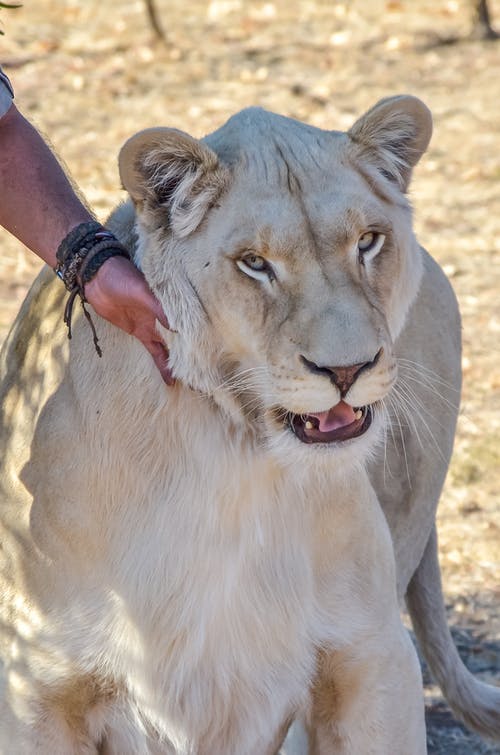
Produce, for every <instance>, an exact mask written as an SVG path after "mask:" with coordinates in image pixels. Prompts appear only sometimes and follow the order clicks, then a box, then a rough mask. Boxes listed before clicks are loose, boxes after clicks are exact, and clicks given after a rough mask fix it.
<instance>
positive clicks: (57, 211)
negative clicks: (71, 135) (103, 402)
mask: <svg viewBox="0 0 500 755" xmlns="http://www.w3.org/2000/svg"><path fill="white" fill-rule="evenodd" d="M0 155H1V159H0V225H2V226H4V228H6V229H7V230H8V231H10V233H12V234H13V235H14V236H16V238H18V239H19V240H20V241H21V242H22V243H23V244H25V246H27V247H28V248H29V249H31V250H32V251H33V252H35V253H36V254H37V255H38V256H39V257H41V258H42V259H43V260H44V261H45V262H47V264H49V265H50V266H51V267H52V268H54V267H55V266H56V263H57V260H56V251H57V249H58V247H59V244H60V243H61V241H62V240H63V239H64V238H65V236H67V234H68V233H69V232H70V231H71V230H72V229H73V228H75V226H77V225H79V224H80V223H83V222H88V221H91V220H93V219H94V218H93V216H92V214H91V212H90V211H89V210H88V208H87V207H85V205H84V204H83V202H82V201H81V200H80V198H79V197H78V196H77V194H76V192H75V190H74V189H73V187H72V185H71V183H70V181H69V180H68V178H67V176H66V174H65V173H64V171H63V169H62V168H61V166H60V164H59V162H58V161H57V159H56V158H55V156H54V154H53V153H52V151H51V150H50V148H49V147H48V145H47V144H46V142H45V141H44V140H43V139H42V137H41V136H40V134H39V133H38V132H37V131H36V129H35V128H34V127H33V126H32V125H31V124H30V123H29V121H28V120H27V119H26V118H24V116H23V115H22V114H21V113H20V112H19V110H18V109H17V108H16V106H15V105H14V104H12V105H11V107H10V108H9V110H8V111H7V113H6V114H5V115H4V116H3V117H2V118H0ZM85 298H86V299H87V301H88V302H89V303H90V304H91V305H92V307H93V308H94V309H95V311H96V312H97V313H98V314H99V315H101V316H102V317H104V318H105V319H107V320H109V322H111V323H113V325H116V326H118V327H120V328H122V330H125V331H126V332H127V333H130V334H131V335H134V336H135V337H136V338H138V339H139V340H140V341H141V342H142V343H143V344H144V346H145V347H146V349H147V350H148V351H149V353H150V354H151V356H152V357H153V360H154V362H155V364H156V366H157V367H158V369H159V370H160V372H161V375H162V377H163V379H164V380H165V381H166V382H167V383H170V382H171V381H172V378H171V375H170V372H169V369H168V365H167V358H168V352H167V350H166V348H165V346H164V344H163V341H162V340H161V338H160V335H159V334H158V332H157V329H156V321H157V320H158V321H159V322H160V323H161V324H162V325H164V326H165V327H168V323H167V319H166V317H165V314H164V312H163V310H162V308H161V305H160V303H159V302H158V300H157V299H156V298H155V297H154V295H153V294H152V292H151V290H150V289H149V287H148V285H147V283H146V281H145V279H144V277H143V276H142V274H141V273H140V272H139V271H138V270H137V268H136V267H135V266H134V265H133V264H132V263H131V262H130V261H129V260H127V259H126V258H125V257H112V258H111V259H109V260H107V261H106V262H105V263H104V264H103V265H102V267H101V268H100V269H99V270H98V272H97V274H96V275H95V277H94V278H92V280H91V281H89V282H88V283H87V284H86V286H85Z"/></svg>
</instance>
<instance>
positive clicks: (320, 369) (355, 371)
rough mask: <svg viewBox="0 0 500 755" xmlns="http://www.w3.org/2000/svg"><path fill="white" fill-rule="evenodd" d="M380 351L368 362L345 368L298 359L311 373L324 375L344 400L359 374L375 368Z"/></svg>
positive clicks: (302, 358)
mask: <svg viewBox="0 0 500 755" xmlns="http://www.w3.org/2000/svg"><path fill="white" fill-rule="evenodd" d="M382 351H383V349H379V350H378V351H377V353H376V354H375V356H374V358H373V359H371V360H369V361H368V362H360V363H359V364H351V365H349V366H346V367H344V366H342V367H330V366H322V365H318V364H316V363H315V362H311V361H310V360H309V359H306V357H304V356H301V357H300V358H301V360H302V362H303V364H305V366H306V367H307V369H308V370H310V371H311V372H314V373H315V374H321V375H326V376H327V377H329V378H330V380H331V381H332V383H334V385H336V386H337V388H338V389H339V391H340V395H341V397H342V398H344V396H345V395H346V393H347V392H348V391H349V389H350V388H351V387H352V386H353V385H354V383H355V382H356V380H357V379H358V378H359V376H360V375H361V373H363V372H366V371H367V370H370V369H371V368H372V367H375V365H376V364H377V362H378V361H379V359H380V357H381V355H382Z"/></svg>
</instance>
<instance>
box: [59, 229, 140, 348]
mask: <svg viewBox="0 0 500 755" xmlns="http://www.w3.org/2000/svg"><path fill="white" fill-rule="evenodd" d="M111 257H126V258H127V259H130V254H129V252H128V251H127V249H126V248H125V247H124V246H123V244H120V242H119V241H118V239H116V238H115V236H114V235H113V234H112V233H111V231H108V230H106V228H104V227H103V226H102V225H101V224H100V223H98V222H97V221H90V222H88V223H80V225H78V226H76V228H73V230H72V231H70V232H69V233H68V235H67V236H66V237H65V238H64V239H63V240H62V242H61V244H60V245H59V248H58V250H57V252H56V259H57V265H56V267H55V268H54V270H55V273H56V275H57V276H58V277H59V278H60V279H61V280H62V281H63V283H64V285H65V286H66V288H67V290H68V291H69V297H68V300H67V302H66V306H65V308H64V324H65V325H67V327H68V338H71V335H72V332H71V320H72V317H73V307H74V304H75V300H76V297H77V296H78V297H79V298H80V301H81V304H82V309H83V312H84V314H85V317H86V319H87V322H88V323H89V325H90V328H91V330H92V336H93V340H94V346H95V349H96V351H97V354H98V355H99V356H100V357H101V356H102V351H101V347H100V346H99V339H98V337H97V332H96V329H95V326H94V323H93V321H92V317H91V316H90V312H89V311H88V309H87V308H86V306H85V305H86V303H87V299H86V298H85V286H86V284H87V283H89V281H91V280H92V278H94V277H95V275H96V274H97V272H98V270H99V269H100V268H101V267H102V265H103V264H104V263H105V262H106V261H107V260H109V259H111Z"/></svg>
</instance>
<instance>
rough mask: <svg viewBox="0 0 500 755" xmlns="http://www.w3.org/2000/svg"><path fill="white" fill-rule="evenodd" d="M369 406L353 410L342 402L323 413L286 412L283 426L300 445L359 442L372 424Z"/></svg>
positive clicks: (353, 408) (371, 412) (371, 411)
mask: <svg viewBox="0 0 500 755" xmlns="http://www.w3.org/2000/svg"><path fill="white" fill-rule="evenodd" d="M372 419H373V410H372V407H371V406H370V405H367V406H362V407H353V406H350V405H349V404H347V403H346V402H345V401H339V403H338V404H336V405H335V406H333V407H331V408H330V409H328V410H327V411H323V412H311V413H307V414H294V413H291V412H287V413H286V415H285V424H286V426H287V427H288V429H289V430H291V431H292V432H293V433H294V435H295V436H296V437H297V438H298V439H299V440H300V441H301V442H302V443H323V444H324V443H342V442H345V441H347V440H353V439H354V438H359V437H360V436H361V435H364V433H366V432H367V430H368V428H369V427H370V425H371V424H372Z"/></svg>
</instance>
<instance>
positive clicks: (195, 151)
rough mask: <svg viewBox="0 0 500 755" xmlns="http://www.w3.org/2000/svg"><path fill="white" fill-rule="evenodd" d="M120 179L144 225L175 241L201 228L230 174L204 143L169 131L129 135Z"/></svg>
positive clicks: (181, 132)
mask: <svg viewBox="0 0 500 755" xmlns="http://www.w3.org/2000/svg"><path fill="white" fill-rule="evenodd" d="M118 164H119V168H120V178H121V180H122V183H123V186H124V188H125V189H126V190H127V191H128V193H129V194H130V196H131V198H132V200H133V201H134V203H135V205H136V207H137V208H138V212H139V214H140V215H141V217H142V218H143V219H144V220H145V222H148V221H150V222H151V221H152V222H153V223H154V224H156V225H157V224H158V221H160V222H162V223H164V224H165V225H167V226H168V227H170V228H171V230H172V231H173V233H175V234H176V235H178V236H187V235H189V234H190V233H192V232H193V231H195V230H196V228H197V227H198V226H199V224H200V223H201V221H202V220H203V217H204V216H205V214H206V212H207V210H208V209H209V207H210V206H211V205H212V204H214V202H215V201H216V199H217V197H218V196H219V194H220V193H221V192H222V190H223V189H224V187H225V185H226V184H227V180H228V175H229V173H228V170H227V168H225V167H224V166H223V165H221V164H220V163H219V158H218V157H217V155H216V154H215V152H213V151H212V150H211V149H209V148H208V147H207V146H205V145H204V144H203V143H202V142H199V141H197V140H196V139H193V137H191V136H189V134H185V133H184V132H183V131H178V130H177V129H173V128H150V129H146V130H144V131H140V132H139V133H138V134H135V136H132V137H131V138H130V139H129V140H128V141H127V142H125V144H124V145H123V147H122V149H121V151H120V155H119V158H118Z"/></svg>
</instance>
